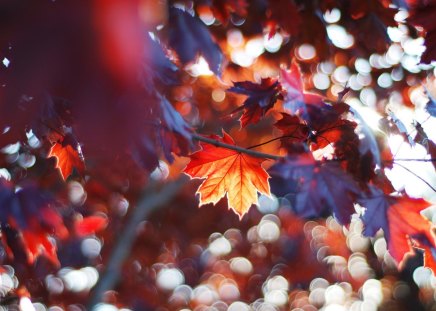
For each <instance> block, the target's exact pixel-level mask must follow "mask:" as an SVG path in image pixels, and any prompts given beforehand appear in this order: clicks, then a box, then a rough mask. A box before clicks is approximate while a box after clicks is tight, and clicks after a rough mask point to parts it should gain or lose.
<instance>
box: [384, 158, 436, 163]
mask: <svg viewBox="0 0 436 311" xmlns="http://www.w3.org/2000/svg"><path fill="white" fill-rule="evenodd" d="M383 162H389V163H395V162H436V158H431V159H393V160H386V161H383Z"/></svg>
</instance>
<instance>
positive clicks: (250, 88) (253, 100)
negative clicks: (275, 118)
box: [227, 78, 283, 127]
mask: <svg viewBox="0 0 436 311" xmlns="http://www.w3.org/2000/svg"><path fill="white" fill-rule="evenodd" d="M227 91H228V92H232V93H236V94H242V95H247V96H248V98H247V99H246V100H245V101H244V103H243V105H242V106H240V107H238V108H236V109H235V110H233V111H232V114H233V113H236V112H238V111H240V110H244V113H243V114H242V116H241V118H240V119H239V120H240V121H241V127H245V126H247V125H248V124H250V123H251V124H254V123H257V122H259V120H260V119H261V117H263V116H264V115H265V113H266V112H267V111H268V110H270V109H271V108H272V107H273V106H274V104H275V103H276V101H277V99H282V98H283V96H282V94H281V85H280V83H279V81H277V80H274V79H271V78H265V79H262V80H261V82H260V84H257V83H253V82H250V81H243V82H234V83H233V86H232V87H231V88H229V89H228V90H227Z"/></svg>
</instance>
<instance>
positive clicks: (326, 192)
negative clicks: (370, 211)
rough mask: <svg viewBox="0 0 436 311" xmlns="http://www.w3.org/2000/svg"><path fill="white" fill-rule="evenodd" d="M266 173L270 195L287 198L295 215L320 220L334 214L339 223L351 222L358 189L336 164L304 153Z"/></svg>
mask: <svg viewBox="0 0 436 311" xmlns="http://www.w3.org/2000/svg"><path fill="white" fill-rule="evenodd" d="M268 173H269V174H270V175H271V190H272V192H273V193H277V194H278V195H284V196H285V197H286V198H288V199H289V200H290V202H291V204H292V207H293V210H294V211H295V213H297V214H298V215H300V216H302V217H320V216H322V215H326V214H332V213H333V214H334V216H335V218H336V219H337V220H338V221H339V223H341V224H349V223H350V220H351V215H352V214H353V213H354V212H355V210H354V205H353V203H354V199H355V198H356V196H357V195H358V194H359V192H360V189H359V187H358V185H357V183H356V182H355V181H354V180H353V178H352V177H351V176H350V175H348V174H347V173H346V172H345V171H344V170H343V169H342V168H341V167H340V165H339V163H336V162H328V163H322V162H318V161H315V160H314V159H313V157H312V156H311V155H310V154H304V155H299V156H293V157H288V158H287V159H285V160H283V161H279V162H278V163H277V164H275V165H274V166H272V167H271V168H270V170H269V171H268Z"/></svg>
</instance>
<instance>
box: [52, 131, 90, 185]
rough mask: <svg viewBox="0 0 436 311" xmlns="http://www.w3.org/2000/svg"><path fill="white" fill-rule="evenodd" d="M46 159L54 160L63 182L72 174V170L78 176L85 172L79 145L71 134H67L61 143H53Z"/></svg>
mask: <svg viewBox="0 0 436 311" xmlns="http://www.w3.org/2000/svg"><path fill="white" fill-rule="evenodd" d="M47 157H48V158H49V157H55V158H56V168H58V169H59V172H60V173H61V176H62V178H63V179H64V180H65V179H67V178H68V176H70V175H71V174H72V172H73V168H75V169H76V170H77V171H78V172H79V173H80V174H83V172H84V171H85V163H84V160H83V155H82V152H81V149H80V145H79V144H78V143H77V141H76V140H75V138H74V137H73V135H71V134H67V135H66V136H65V137H64V139H63V140H62V142H61V143H55V144H54V145H53V146H52V147H51V149H50V152H49V154H48V156H47Z"/></svg>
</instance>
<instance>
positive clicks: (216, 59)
mask: <svg viewBox="0 0 436 311" xmlns="http://www.w3.org/2000/svg"><path fill="white" fill-rule="evenodd" d="M169 43H170V46H171V47H172V48H173V49H174V50H175V51H176V52H177V55H178V56H179V59H180V61H181V62H182V64H186V63H189V62H191V61H194V60H195V58H196V57H197V56H198V55H199V54H200V55H202V56H203V57H204V58H205V60H206V61H207V63H208V64H209V67H210V70H212V71H213V72H214V73H215V74H217V75H219V74H220V73H221V63H222V59H223V54H222V52H221V49H220V47H219V46H218V44H216V43H215V42H214V41H213V40H212V37H211V35H210V33H209V30H208V29H207V26H206V25H205V24H204V23H203V22H202V21H201V20H200V19H199V18H197V17H195V16H192V15H191V14H189V13H188V12H186V11H183V10H181V9H177V8H171V9H170V15H169Z"/></svg>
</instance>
